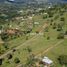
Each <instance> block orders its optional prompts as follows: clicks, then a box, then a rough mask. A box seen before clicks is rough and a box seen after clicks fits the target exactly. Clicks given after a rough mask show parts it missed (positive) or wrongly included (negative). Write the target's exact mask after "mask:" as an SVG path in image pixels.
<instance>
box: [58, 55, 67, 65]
mask: <svg viewBox="0 0 67 67" xmlns="http://www.w3.org/2000/svg"><path fill="white" fill-rule="evenodd" d="M58 61H59V63H60V64H62V65H67V55H60V56H59V57H58Z"/></svg>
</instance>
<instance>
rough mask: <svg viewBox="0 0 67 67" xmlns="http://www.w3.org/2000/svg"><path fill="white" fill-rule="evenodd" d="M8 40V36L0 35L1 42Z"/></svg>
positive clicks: (5, 34)
mask: <svg viewBox="0 0 67 67" xmlns="http://www.w3.org/2000/svg"><path fill="white" fill-rule="evenodd" d="M8 38H9V36H8V34H7V33H2V34H1V39H2V40H3V41H7V40H8Z"/></svg>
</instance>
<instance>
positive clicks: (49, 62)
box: [42, 57, 53, 67]
mask: <svg viewBox="0 0 67 67" xmlns="http://www.w3.org/2000/svg"><path fill="white" fill-rule="evenodd" d="M42 62H43V64H44V65H45V67H50V66H51V65H52V64H53V61H52V60H50V59H49V58H48V57H44V58H43V59H42Z"/></svg>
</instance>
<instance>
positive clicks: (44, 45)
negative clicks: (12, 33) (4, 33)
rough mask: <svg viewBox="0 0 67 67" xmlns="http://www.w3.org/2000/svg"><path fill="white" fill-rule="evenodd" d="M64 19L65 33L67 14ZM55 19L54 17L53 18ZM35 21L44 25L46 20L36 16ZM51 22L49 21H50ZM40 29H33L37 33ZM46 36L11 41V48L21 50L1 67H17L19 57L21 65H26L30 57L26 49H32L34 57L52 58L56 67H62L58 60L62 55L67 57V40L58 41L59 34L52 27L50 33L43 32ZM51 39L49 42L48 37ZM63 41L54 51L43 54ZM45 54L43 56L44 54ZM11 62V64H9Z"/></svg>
mask: <svg viewBox="0 0 67 67" xmlns="http://www.w3.org/2000/svg"><path fill="white" fill-rule="evenodd" d="M63 17H65V25H64V27H63V29H64V31H65V30H67V19H66V18H67V13H64V15H63ZM53 18H54V17H53ZM33 19H34V21H37V22H40V25H42V24H44V23H45V22H46V20H44V19H42V16H41V15H40V16H39V15H38V16H35V17H34V18H33ZM48 22H49V21H48ZM54 22H55V23H60V17H59V18H58V19H57V20H55V21H54ZM38 28H40V27H37V28H36V27H35V28H34V29H33V32H35V31H36V30H37V29H38ZM42 33H44V35H35V36H30V38H29V40H27V41H26V40H25V36H24V37H20V38H17V39H15V40H12V41H10V42H9V43H10V45H11V44H12V45H11V46H10V48H13V47H16V46H18V45H19V46H20V45H22V46H21V47H20V49H17V50H16V52H15V53H12V55H13V58H12V59H11V60H8V59H7V57H5V58H6V59H4V62H3V64H2V66H1V67H5V66H6V67H16V66H17V65H18V64H15V62H14V59H15V58H16V57H18V58H19V59H20V61H21V62H20V63H21V64H24V63H25V62H26V60H27V57H28V55H29V54H28V52H27V51H26V50H24V49H25V48H26V47H28V46H29V47H30V48H31V49H32V53H33V54H34V55H36V56H37V55H39V54H41V55H42V56H48V57H49V58H51V59H52V60H53V62H54V67H61V65H60V64H59V62H58V60H57V58H58V56H59V55H61V54H65V55H67V39H66V38H65V39H64V40H63V41H62V39H57V36H58V34H59V32H58V31H57V30H56V29H53V28H52V26H49V29H48V32H42ZM48 36H49V37H50V39H49V40H48V39H47V37H48ZM60 41H62V42H61V43H60V44H58V45H57V46H55V47H53V48H52V49H50V50H48V51H47V52H46V53H43V52H44V51H46V50H47V49H48V48H50V47H52V46H54V45H56V44H57V43H58V42H60ZM42 53H43V54H42ZM9 61H10V63H8V62H9Z"/></svg>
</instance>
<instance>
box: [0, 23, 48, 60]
mask: <svg viewBox="0 0 67 67" xmlns="http://www.w3.org/2000/svg"><path fill="white" fill-rule="evenodd" d="M46 27H47V24H44V25H43V26H42V27H41V28H40V29H41V30H40V32H42V31H43V30H44V29H45V28H46ZM38 36H39V35H35V36H34V37H32V38H31V39H29V40H27V41H26V42H24V43H22V44H21V45H19V46H17V47H16V48H14V49H16V50H17V49H20V48H21V47H22V46H24V45H27V43H29V42H30V41H33V40H34V39H35V38H37V37H38ZM12 51H13V49H11V50H9V51H8V52H6V53H4V54H3V55H1V56H0V59H1V58H4V57H5V56H6V55H8V54H10V53H12Z"/></svg>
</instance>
